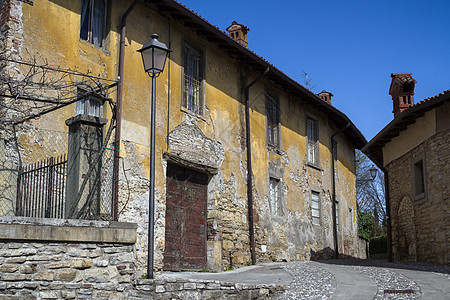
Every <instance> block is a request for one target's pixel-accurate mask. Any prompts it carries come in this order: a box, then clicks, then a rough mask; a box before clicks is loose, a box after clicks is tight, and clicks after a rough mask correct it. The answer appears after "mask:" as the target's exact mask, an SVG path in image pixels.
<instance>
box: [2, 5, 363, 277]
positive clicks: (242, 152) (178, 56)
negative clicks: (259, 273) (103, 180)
mask: <svg viewBox="0 0 450 300" xmlns="http://www.w3.org/2000/svg"><path fill="white" fill-rule="evenodd" d="M4 2H6V3H9V2H19V1H13V0H11V1H4ZM107 3H108V8H107V18H108V20H107V22H106V35H105V39H104V42H103V45H102V47H98V46H95V45H93V44H91V43H90V42H88V41H85V40H83V39H80V11H81V1H69V0H51V1H35V2H34V4H33V5H29V4H25V3H20V5H19V6H20V9H21V14H22V17H21V20H22V23H23V28H22V29H21V34H22V38H23V42H22V45H21V52H20V57H21V59H23V60H29V59H32V58H33V57H40V58H43V59H45V60H48V62H49V64H50V65H57V66H61V67H63V68H70V69H77V70H78V71H80V72H84V73H90V74H94V75H95V76H100V77H105V78H111V79H116V78H117V74H118V73H117V72H118V64H119V41H120V29H121V22H120V20H121V18H122V15H123V13H124V12H125V11H126V10H127V8H128V7H129V6H130V4H131V3H132V1H114V0H113V1H108V2H107ZM126 29H127V31H126V41H125V45H126V47H125V53H124V76H123V78H121V80H122V81H123V95H124V97H123V111H122V120H121V124H122V135H121V140H120V141H119V143H120V158H121V162H120V171H119V176H120V177H119V191H118V193H119V197H118V199H119V203H118V207H119V211H120V212H121V213H120V215H119V221H122V222H131V223H136V224H137V225H138V228H137V241H136V243H135V255H136V265H137V267H138V268H140V269H144V268H145V266H146V259H147V230H148V228H147V227H148V226H147V225H148V215H149V214H148V197H149V191H148V190H149V189H148V176H149V173H150V170H149V166H150V164H149V140H150V138H149V136H150V133H149V128H150V124H149V123H150V121H149V118H150V95H151V80H150V78H148V76H147V75H146V74H145V72H144V71H143V67H142V60H141V56H140V54H139V53H138V52H136V51H137V50H138V49H140V48H141V47H142V45H143V44H144V43H146V42H147V41H149V40H150V39H151V37H150V35H151V34H152V33H154V32H157V33H158V34H159V36H160V41H162V42H164V43H166V44H167V45H168V46H169V47H170V48H171V50H172V51H173V52H171V54H170V57H169V59H168V61H167V63H166V67H165V70H164V72H163V73H162V74H161V75H160V76H159V77H158V78H157V80H156V82H157V84H156V105H157V110H156V164H155V169H156V170H155V171H156V184H155V185H156V186H155V195H156V211H155V268H156V269H162V268H169V269H170V264H169V263H167V260H166V263H165V255H166V256H167V255H168V253H167V251H168V250H167V241H168V239H170V238H169V237H167V236H166V234H167V233H168V228H169V225H170V226H172V225H173V224H172V223H170V222H175V221H174V218H175V217H176V214H175V213H174V211H168V209H167V208H168V207H171V206H170V205H172V204H170V203H168V201H169V200H168V199H169V198H170V199H171V200H170V201H172V196H173V195H175V194H176V193H177V192H178V191H181V190H177V187H175V188H174V190H171V189H172V187H169V183H170V182H172V181H171V180H174V181H177V182H181V181H182V180H181V179H178V178H179V177H177V176H178V175H177V174H178V173H177V172H178V171H176V172H175V171H174V170H175V169H176V168H180V167H181V168H183V169H184V171H183V172H185V173H188V174H191V173H192V174H194V175H195V174H197V173H198V174H200V175H198V176H203V175H204V176H205V178H206V182H203V181H202V182H203V183H195V184H198V185H204V186H205V191H206V193H205V195H204V199H203V200H202V201H204V202H205V204H206V205H205V207H206V215H205V216H206V218H203V217H202V216H201V213H199V214H198V215H187V216H184V218H185V219H183V220H184V221H183V222H187V221H186V220H187V219H189V218H196V217H199V220H200V221H199V222H200V223H201V222H203V223H204V227H201V228H203V229H202V230H205V233H204V236H205V238H206V241H205V243H204V245H203V244H202V245H203V246H201V247H203V250H205V254H204V255H206V265H205V266H204V267H205V268H208V269H211V270H224V269H227V268H228V267H229V265H230V256H231V259H232V262H233V265H238V266H242V265H246V264H249V263H251V255H250V253H251V251H250V242H249V241H250V237H249V223H248V204H247V203H248V201H247V200H248V199H247V153H246V151H247V147H246V138H245V133H246V123H245V122H246V119H245V103H244V99H245V93H244V91H245V87H246V85H247V84H248V83H249V82H251V81H252V80H253V79H255V78H256V77H257V76H259V75H260V74H261V73H262V71H264V69H265V68H267V67H269V69H270V71H269V73H268V74H267V75H266V76H265V77H263V78H262V79H261V80H260V81H258V82H257V83H256V84H255V85H254V86H253V87H252V88H251V89H250V93H249V98H250V124H251V131H250V144H251V148H252V176H253V183H254V184H253V196H254V197H253V208H254V209H253V213H254V226H255V250H256V256H257V261H282V260H287V261H290V260H308V259H314V258H330V257H333V255H334V237H333V223H334V222H333V213H332V203H333V202H332V194H333V191H332V182H331V181H332V180H331V178H332V174H333V171H332V154H331V153H332V144H331V136H332V135H333V134H335V133H337V132H338V131H339V130H340V129H343V128H344V127H345V130H343V132H341V133H339V134H338V135H336V137H335V141H336V143H337V152H336V153H337V159H336V161H335V178H336V199H337V200H338V210H337V219H338V226H337V243H338V245H339V249H338V250H339V253H340V254H341V255H343V256H357V255H358V245H357V241H358V236H357V231H358V230H357V218H356V195H355V161H354V160H355V157H354V149H355V148H361V147H362V145H364V143H365V140H364V137H363V136H362V135H361V133H359V131H358V130H357V129H356V127H355V126H354V125H353V124H352V123H351V122H350V120H349V119H348V118H347V117H346V116H345V115H344V114H342V113H341V112H339V111H338V110H337V109H335V108H334V107H332V106H331V105H330V104H329V103H327V102H325V101H323V100H321V99H320V98H319V97H317V96H316V95H314V94H313V93H311V92H310V91H309V90H307V89H305V88H303V87H301V86H300V85H299V84H297V83H296V82H294V81H292V80H291V79H289V78H288V77H287V76H285V75H284V74H283V73H281V72H280V71H279V70H278V69H276V68H275V67H273V66H271V65H269V64H267V62H265V61H264V60H262V59H261V58H260V57H257V56H256V55H255V54H254V53H252V52H250V51H249V50H248V49H247V48H245V47H243V46H241V45H239V44H238V43H237V42H235V41H233V40H232V39H231V38H229V37H227V36H226V34H225V33H223V32H220V31H219V30H217V29H216V28H215V27H213V26H212V25H210V24H208V23H207V22H206V21H204V20H203V19H201V18H199V17H198V16H197V15H195V14H194V13H192V12H191V11H189V10H187V9H186V8H184V7H183V6H181V5H179V4H178V3H176V2H173V1H156V2H155V1H141V2H139V3H138V4H137V6H136V8H135V9H134V10H133V11H132V12H131V13H130V15H129V16H128V20H127V28H126ZM224 43H228V44H227V45H226V46H224ZM186 44H189V45H191V46H193V47H195V48H196V49H197V50H198V51H199V52H200V53H201V55H202V59H203V61H202V68H203V71H202V73H203V79H202V82H201V95H200V96H199V97H201V99H202V102H203V103H202V109H201V112H200V113H199V112H197V113H194V112H192V110H190V109H188V108H186V106H184V105H183V104H182V103H183V102H182V101H183V92H184V84H185V83H184V80H185V79H184V77H183V74H184V73H183V72H184V69H183V65H184V60H185V57H184V56H183V53H184V52H183V49H184V47H185V45H186ZM250 45H251V42H250ZM116 96H117V95H116V93H115V91H111V92H110V94H109V97H110V98H112V99H115V98H116ZM268 97H270V98H274V99H277V101H278V103H279V104H278V108H277V110H278V112H279V120H278V124H277V130H278V137H277V138H278V140H277V144H278V145H277V146H276V147H273V146H269V143H268V139H267V132H268V129H267V128H268V127H267V126H268V125H267V123H268V116H267V110H268V107H267V103H268V102H267V99H268ZM75 106H76V104H75V103H74V104H72V105H70V106H67V107H65V108H63V109H60V110H57V111H55V112H52V113H49V114H47V115H44V116H42V117H40V118H39V119H38V120H33V121H29V125H30V126H36V127H39V128H46V129H52V130H60V131H67V127H66V125H65V123H64V122H65V121H66V120H67V119H69V118H71V117H73V116H74V115H75V111H76V108H75ZM103 117H104V118H106V119H110V118H111V112H110V110H108V109H107V108H106V105H105V107H104V109H103ZM308 118H309V119H313V120H314V122H315V126H316V132H317V142H316V145H317V146H316V147H317V153H316V156H317V157H318V159H317V161H316V163H315V164H314V165H312V164H310V163H308V153H307V149H308V138H307V121H306V120H307V119H308ZM347 124H349V126H347V127H346V125H347ZM175 166H177V167H176V168H175ZM177 170H178V169H177ZM201 174H203V175H201ZM195 176H197V175H195ZM180 178H181V177H180ZM186 178H187V179H183V180H184V181H183V182H191V181H192V179H190V177H189V176H188V177H186ZM271 180H272V181H273V182H278V186H277V197H279V199H280V200H279V208H278V209H279V211H278V212H277V214H275V213H273V211H271V207H270V201H271V197H273V195H272V194H271V191H270V184H271ZM180 193H184V192H183V191H181V192H180ZM312 193H315V195H318V196H319V209H318V213H319V217H318V220H319V221H318V224H313V220H312V219H313V217H312V214H313V213H312V204H311V198H312ZM202 195H203V194H202ZM174 197H175V196H174ZM183 197H184V196H183ZM194 198H195V197H194ZM173 201H176V200H173ZM174 203H175V202H174ZM173 205H174V207H176V205H178V204H176V203H175V204H173ZM183 209H185V210H184V211H183V213H186V211H187V208H183ZM315 209H316V208H315ZM169 223H170V224H169ZM203 223H202V224H203ZM168 224H169V225H168ZM183 224H184V223H183ZM202 224H200V225H201V226H203V225H202ZM173 226H175V225H173ZM175 227H176V226H175ZM170 234H172V232H171V233H170ZM202 234H203V233H202ZM175 250H176V249H175ZM175 250H174V251H175ZM166 259H167V257H166ZM165 264H166V265H165ZM200 265H201V264H200ZM168 266H169V267H168Z"/></svg>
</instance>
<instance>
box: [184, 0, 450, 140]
mask: <svg viewBox="0 0 450 300" xmlns="http://www.w3.org/2000/svg"><path fill="white" fill-rule="evenodd" d="M179 1H180V2H181V3H183V4H184V5H186V6H187V7H188V8H190V9H192V10H194V11H195V12H196V13H198V14H200V15H201V16H202V17H203V18H205V19H207V20H208V21H209V22H210V23H212V24H214V25H216V26H217V27H219V28H220V29H222V30H225V29H226V28H227V27H228V26H229V25H230V24H231V22H232V21H234V20H235V21H238V22H239V23H242V24H244V25H246V26H248V27H249V28H250V32H249V48H250V49H251V50H253V51H255V52H256V53H257V54H258V55H260V56H262V57H264V58H265V59H267V60H268V61H270V62H271V63H272V64H274V65H275V66H277V67H278V68H279V69H281V70H282V71H283V72H285V73H286V74H288V75H290V76H291V77H292V78H293V79H295V80H297V81H298V82H300V83H301V84H303V85H304V78H303V77H302V76H301V74H302V73H303V72H307V73H308V74H309V76H311V77H312V78H313V79H312V81H311V85H313V86H314V85H315V86H316V87H315V88H313V89H312V90H313V92H315V93H318V92H320V91H322V90H323V89H325V90H327V91H330V92H332V93H333V94H334V97H333V99H332V100H333V102H332V103H333V105H334V106H335V107H337V108H338V109H339V110H341V111H342V112H344V113H345V114H347V116H349V117H350V119H351V120H352V121H353V123H355V124H356V126H357V127H358V128H359V129H360V130H361V132H362V133H363V134H364V136H365V137H366V138H367V140H370V139H371V138H372V137H374V136H375V135H376V134H377V132H378V131H380V130H381V129H382V128H383V127H384V126H386V124H388V123H389V122H390V121H391V120H392V118H393V114H392V100H391V97H390V95H389V94H388V90H389V84H390V81H391V78H390V74H391V73H396V72H411V73H413V77H414V78H415V79H416V80H417V84H416V89H415V92H416V93H415V101H416V103H417V102H418V101H421V100H423V99H425V98H427V97H430V96H433V95H436V94H438V93H440V92H442V91H444V90H447V89H450V17H449V16H450V0H409V1H406V0H377V1H373V0H371V1H367V0H308V1H303V0H301V1H295V0H291V1H288V0H278V1H265V0H260V1H256V0H247V1H246V0H240V1H237V0H228V1H211V0H210V1H207V0H179Z"/></svg>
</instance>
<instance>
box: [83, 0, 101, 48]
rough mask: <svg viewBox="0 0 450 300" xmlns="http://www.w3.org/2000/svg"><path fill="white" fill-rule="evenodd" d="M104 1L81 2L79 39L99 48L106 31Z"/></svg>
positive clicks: (87, 0) (84, 0)
mask: <svg viewBox="0 0 450 300" xmlns="http://www.w3.org/2000/svg"><path fill="white" fill-rule="evenodd" d="M106 1H107V0H82V1H81V25H80V38H81V39H82V40H85V41H88V42H90V43H92V44H94V45H95V46H98V47H101V46H102V44H103V38H104V37H105V31H106Z"/></svg>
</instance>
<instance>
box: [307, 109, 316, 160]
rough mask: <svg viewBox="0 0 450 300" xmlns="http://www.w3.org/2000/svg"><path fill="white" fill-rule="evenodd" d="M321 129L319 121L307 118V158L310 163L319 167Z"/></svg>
mask: <svg viewBox="0 0 450 300" xmlns="http://www.w3.org/2000/svg"><path fill="white" fill-rule="evenodd" d="M318 136H319V129H318V126H317V120H315V119H313V118H310V117H307V118H306V138H307V158H308V163H310V164H313V165H317V164H318V163H319V145H318V140H319V138H318Z"/></svg>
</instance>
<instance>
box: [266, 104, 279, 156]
mask: <svg viewBox="0 0 450 300" xmlns="http://www.w3.org/2000/svg"><path fill="white" fill-rule="evenodd" d="M266 115H267V144H268V145H269V146H272V147H276V148H279V146H280V126H279V125H280V100H279V99H275V98H273V97H270V96H267V98H266Z"/></svg>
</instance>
